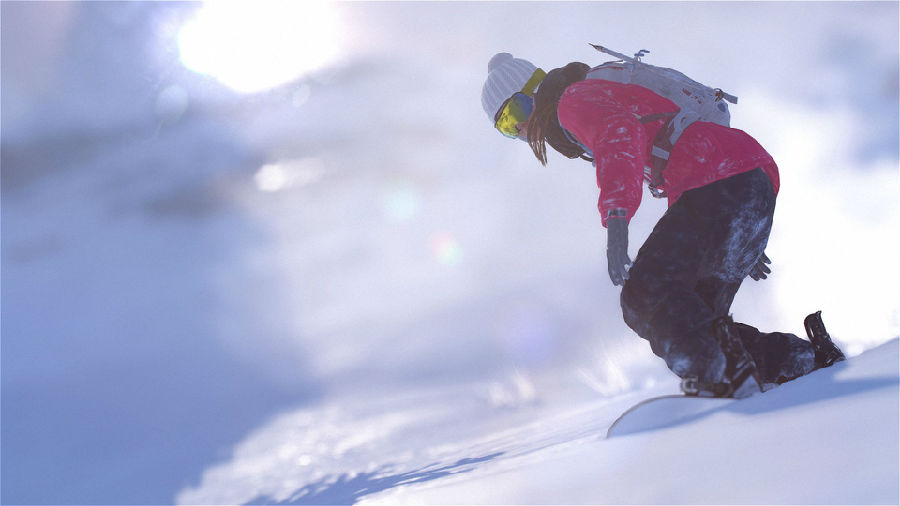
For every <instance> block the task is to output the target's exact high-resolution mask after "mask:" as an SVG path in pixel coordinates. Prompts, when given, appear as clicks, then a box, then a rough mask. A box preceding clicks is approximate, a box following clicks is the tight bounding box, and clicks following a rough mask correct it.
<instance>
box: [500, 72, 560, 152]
mask: <svg viewBox="0 0 900 506" xmlns="http://www.w3.org/2000/svg"><path fill="white" fill-rule="evenodd" d="M545 77H547V73H546V72H544V71H543V70H541V69H537V70H535V71H534V74H532V75H531V78H530V79H528V82H527V83H525V86H523V87H522V91H518V92H516V93H514V94H513V96H511V97H509V98H508V99H507V100H506V102H503V105H502V106H500V110H499V111H497V114H496V115H495V116H494V128H496V129H497V130H499V131H500V133H501V134H503V135H505V136H506V137H509V138H511V139H515V138H517V137H518V136H519V124H520V123H524V122H526V121H528V117H529V116H531V111H532V110H534V89H535V88H536V87H537V85H538V84H539V83H540V82H541V81H542V80H543V79H544V78H545Z"/></svg>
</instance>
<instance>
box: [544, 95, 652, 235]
mask: <svg viewBox="0 0 900 506" xmlns="http://www.w3.org/2000/svg"><path fill="white" fill-rule="evenodd" d="M591 81H593V82H591ZM616 91H617V88H616V87H615V85H613V86H604V85H602V84H601V83H600V82H598V81H596V80H588V81H581V82H580V83H575V84H573V85H572V86H569V87H568V88H567V89H566V91H565V92H564V93H563V95H562V98H561V99H560V102H559V108H558V111H557V112H558V116H559V122H560V124H561V125H562V126H563V128H565V129H566V130H568V131H569V132H571V133H572V134H573V135H575V137H577V138H578V139H579V140H580V141H581V142H582V143H583V144H584V145H585V146H587V148H588V149H590V150H591V152H592V153H593V154H594V164H595V167H596V169H597V186H599V188H600V199H599V201H598V203H597V208H598V209H599V210H600V215H601V219H602V221H603V226H604V227H605V226H606V221H607V219H608V217H609V212H610V211H611V210H613V209H625V211H626V213H627V214H626V218H627V219H628V220H629V221H630V220H631V217H632V216H634V213H635V212H636V211H637V209H638V207H639V206H640V204H641V195H642V188H643V183H644V165H645V163H646V157H647V153H646V149H647V133H646V132H645V130H644V128H643V126H642V125H641V123H640V121H638V119H637V116H636V115H635V114H633V113H632V112H631V111H630V110H629V109H628V108H627V107H626V106H625V105H624V104H622V103H621V102H620V101H619V100H617V98H616Z"/></svg>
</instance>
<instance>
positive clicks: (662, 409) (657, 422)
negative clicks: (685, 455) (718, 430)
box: [606, 394, 737, 439]
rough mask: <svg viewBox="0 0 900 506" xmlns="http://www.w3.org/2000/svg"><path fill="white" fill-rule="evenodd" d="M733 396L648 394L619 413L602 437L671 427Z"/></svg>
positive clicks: (701, 414) (711, 409)
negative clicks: (648, 395) (653, 395)
mask: <svg viewBox="0 0 900 506" xmlns="http://www.w3.org/2000/svg"><path fill="white" fill-rule="evenodd" d="M736 400H737V399H733V398H723V397H694V396H687V395H681V394H673V395H661V396H659V397H651V398H649V399H644V400H643V401H641V402H639V403H637V404H635V405H634V406H632V407H630V408H628V409H627V410H625V412H624V413H622V414H621V415H619V418H616V420H615V421H614V422H613V423H612V424H611V425H610V426H609V429H607V431H606V438H607V439H609V438H611V437H615V436H624V435H626V434H635V433H638V432H645V431H649V430H656V429H662V428H666V427H673V426H676V425H681V424H683V423H687V422H690V421H692V420H696V419H699V418H703V417H704V416H707V415H709V414H710V413H712V412H713V411H717V410H720V409H722V408H724V407H725V406H727V405H729V404H730V403H732V402H735V401H736Z"/></svg>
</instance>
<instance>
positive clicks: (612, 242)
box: [606, 216, 631, 286]
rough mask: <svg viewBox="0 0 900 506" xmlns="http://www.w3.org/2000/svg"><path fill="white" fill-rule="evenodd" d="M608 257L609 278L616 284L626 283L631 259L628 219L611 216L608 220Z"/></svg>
mask: <svg viewBox="0 0 900 506" xmlns="http://www.w3.org/2000/svg"><path fill="white" fill-rule="evenodd" d="M606 259H607V261H608V262H609V279H611V280H612V282H613V284H614V285H616V286H622V285H624V284H625V280H626V279H628V269H629V268H630V267H631V259H630V258H628V219H627V218H625V217H624V216H623V217H612V216H611V217H610V218H609V220H607V222H606Z"/></svg>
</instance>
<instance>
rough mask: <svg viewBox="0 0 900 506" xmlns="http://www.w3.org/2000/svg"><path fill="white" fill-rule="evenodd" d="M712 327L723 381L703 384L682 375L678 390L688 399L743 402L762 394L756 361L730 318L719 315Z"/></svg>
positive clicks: (693, 378) (694, 378)
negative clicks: (722, 366)
mask: <svg viewBox="0 0 900 506" xmlns="http://www.w3.org/2000/svg"><path fill="white" fill-rule="evenodd" d="M712 327H713V335H714V336H715V338H716V340H717V341H718V343H719V348H721V350H722V353H723V354H724V355H725V378H724V381H722V382H720V383H705V382H701V381H699V379H698V378H697V377H696V376H686V377H684V378H682V380H681V391H682V392H684V394H685V395H689V396H699V397H734V398H735V399H744V398H746V397H750V396H751V395H754V394H758V393H760V392H762V380H761V379H760V377H759V372H758V371H757V369H756V362H754V361H753V357H751V356H750V354H749V353H748V352H747V350H746V348H744V343H743V342H742V341H741V338H740V337H739V336H738V333H737V329H736V328H735V326H734V321H733V320H732V319H731V317H730V316H723V317H721V318H718V319H716V320H715V321H714V322H713V324H712Z"/></svg>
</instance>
